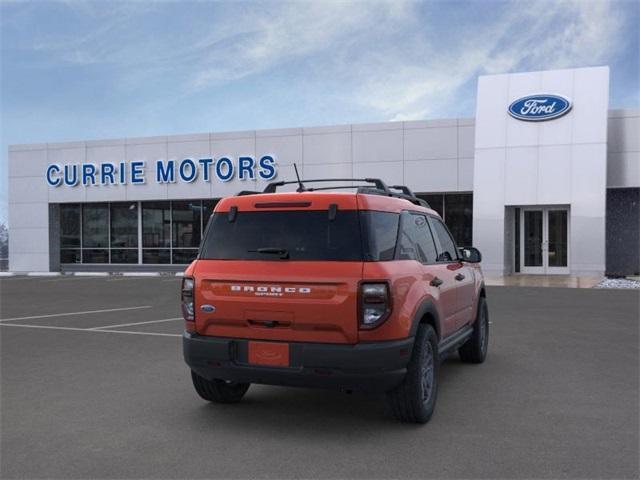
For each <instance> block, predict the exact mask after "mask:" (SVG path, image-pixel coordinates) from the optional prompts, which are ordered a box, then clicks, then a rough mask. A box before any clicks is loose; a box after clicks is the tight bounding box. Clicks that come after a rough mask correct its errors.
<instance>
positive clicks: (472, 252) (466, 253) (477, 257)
mask: <svg viewBox="0 0 640 480" xmlns="http://www.w3.org/2000/svg"><path fill="white" fill-rule="evenodd" d="M459 250H460V258H462V261H463V262H469V263H480V262H481V261H482V254H481V253H480V250H478V249H477V248H475V247H464V248H460V249H459Z"/></svg>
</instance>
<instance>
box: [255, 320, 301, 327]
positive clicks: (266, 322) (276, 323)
mask: <svg viewBox="0 0 640 480" xmlns="http://www.w3.org/2000/svg"><path fill="white" fill-rule="evenodd" d="M249 324H250V325H252V326H260V327H266V328H276V327H288V326H290V325H291V322H279V321H278V320H249Z"/></svg>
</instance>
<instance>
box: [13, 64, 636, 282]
mask: <svg viewBox="0 0 640 480" xmlns="http://www.w3.org/2000/svg"><path fill="white" fill-rule="evenodd" d="M477 95H478V96H477V111H476V117H475V118H464V119H443V120H426V121H412V122H388V123H375V124H358V125H355V124H354V125H337V126H325V127H311V128H290V129H277V130H257V131H245V132H227V133H219V132H213V133H202V134H194V135H174V136H159V137H147V138H126V139H115V140H93V141H83V142H71V143H49V144H32V145H14V146H11V147H10V148H9V228H10V245H9V269H10V270H12V271H15V272H28V271H60V270H61V271H73V270H102V271H104V270H107V271H121V270H145V269H146V270H159V269H173V270H179V269H182V268H184V265H185V264H186V263H188V262H189V261H190V259H191V258H193V257H194V256H195V254H196V252H197V247H198V244H199V241H200V237H201V233H202V231H203V227H204V225H205V223H206V218H207V217H208V214H209V212H210V211H211V209H212V208H213V206H214V205H215V203H216V199H219V198H221V197H224V196H227V195H233V194H236V193H238V192H239V191H241V190H261V189H262V188H264V186H265V185H266V184H267V183H268V182H270V181H275V180H291V179H292V178H295V177H294V173H293V164H294V163H296V164H297V166H298V168H299V170H300V173H301V175H302V177H303V178H308V179H309V178H331V177H341V178H347V177H349V178H362V177H378V178H381V179H383V180H384V181H385V182H386V183H387V184H389V185H396V184H398V185H406V186H408V187H409V188H411V189H412V190H413V191H414V192H415V193H416V194H417V195H419V196H421V197H423V198H424V199H426V200H427V201H428V202H429V203H430V204H431V205H432V207H433V208H434V209H436V210H437V211H438V212H439V213H441V215H442V216H443V217H444V219H445V221H446V223H447V224H448V225H449V227H450V229H451V230H452V233H453V234H454V237H456V240H457V241H458V242H459V243H460V244H461V245H467V244H471V243H472V244H473V245H474V246H476V247H478V248H479V249H480V250H481V251H482V253H483V256H484V261H483V266H484V269H485V270H486V271H487V272H488V273H490V274H491V273H494V274H520V273H534V274H536V273H538V274H573V275H602V274H604V273H605V272H606V273H610V274H614V275H629V274H634V273H638V270H640V264H639V260H638V242H639V240H638V228H639V227H638V217H639V215H640V211H639V207H638V200H639V199H638V196H639V192H640V167H639V165H640V141H639V140H638V138H639V135H638V133H639V132H640V110H638V109H625V110H610V109H609V106H608V99H609V69H608V67H594V68H581V69H570V70H556V71H545V72H529V73H517V74H505V75H493V76H484V77H480V78H479V80H478V92H477ZM621 250H622V251H621Z"/></svg>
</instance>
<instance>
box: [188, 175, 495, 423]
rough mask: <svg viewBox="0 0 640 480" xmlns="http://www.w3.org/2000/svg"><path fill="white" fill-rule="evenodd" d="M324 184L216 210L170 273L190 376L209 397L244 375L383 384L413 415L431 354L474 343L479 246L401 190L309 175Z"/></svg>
mask: <svg viewBox="0 0 640 480" xmlns="http://www.w3.org/2000/svg"><path fill="white" fill-rule="evenodd" d="M328 181H329V180H326V179H321V180H303V181H300V180H298V181H296V182H274V183H271V184H269V185H268V186H267V188H265V190H264V192H262V193H257V192H241V193H240V194H238V195H237V196H235V197H228V198H224V199H223V200H221V201H220V202H219V203H218V204H217V206H216V207H215V210H214V213H213V215H211V217H210V218H209V222H208V225H207V228H206V231H205V233H204V236H203V240H202V244H201V246H200V252H199V254H198V257H197V259H196V260H194V262H193V263H192V264H191V265H189V267H188V268H187V270H186V271H185V273H184V278H183V281H182V311H183V315H184V318H185V322H186V328H185V333H184V336H183V347H184V358H185V360H186V362H187V364H188V365H189V367H190V368H191V376H192V379H193V385H194V387H195V389H196V391H197V392H198V394H199V395H200V396H201V397H202V398H204V399H205V400H209V401H213V402H222V403H234V402H238V401H240V399H241V398H242V397H243V396H244V394H245V393H246V392H247V389H248V388H249V385H250V384H251V383H258V384H269V385H295V386H305V387H326V388H336V389H340V390H344V391H353V390H358V391H366V392H385V393H386V397H387V401H388V403H389V406H390V408H391V411H392V412H393V414H394V415H395V417H397V418H398V419H399V420H402V421H406V422H417V423H425V422H427V421H428V420H429V419H430V418H431V415H432V413H433V411H434V407H435V402H436V397H437V393H438V370H439V364H440V361H441V360H442V359H443V358H444V357H446V356H447V355H448V354H450V353H452V352H454V351H455V350H457V351H458V353H459V355H460V358H461V359H462V360H463V361H465V362H471V363H481V362H483V361H484V359H485V356H486V354H487V343H488V334H489V319H488V310H487V302H486V293H485V288H484V283H483V276H482V271H481V270H480V265H479V262H480V259H481V258H480V252H478V250H476V249H474V248H471V247H467V248H460V249H459V248H457V247H456V244H455V241H454V240H453V238H452V236H451V234H450V232H449V230H448V229H447V227H446V226H445V224H444V223H443V222H442V220H441V219H440V217H439V216H438V214H437V213H436V212H435V211H433V210H431V209H430V208H429V206H428V204H427V203H426V202H424V201H423V200H421V199H419V198H417V197H416V196H415V195H413V193H412V192H411V191H410V190H409V189H408V188H407V187H403V186H393V187H390V186H387V185H386V184H385V183H384V182H382V181H381V180H378V179H369V178H367V179H332V180H330V182H333V183H332V185H331V186H324V185H326V183H325V184H322V185H321V186H319V187H316V188H313V187H310V186H308V185H310V184H317V183H318V182H328ZM339 182H346V184H345V185H339V184H338V185H336V183H339ZM289 184H298V188H297V191H295V192H277V191H276V190H277V189H278V188H279V187H282V186H285V185H289ZM340 189H345V190H346V189H355V191H348V192H347V191H336V190H340Z"/></svg>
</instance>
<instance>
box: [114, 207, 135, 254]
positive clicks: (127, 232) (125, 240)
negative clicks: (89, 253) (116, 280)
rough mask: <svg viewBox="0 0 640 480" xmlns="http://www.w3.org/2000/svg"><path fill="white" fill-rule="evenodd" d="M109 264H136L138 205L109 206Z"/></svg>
mask: <svg viewBox="0 0 640 480" xmlns="http://www.w3.org/2000/svg"><path fill="white" fill-rule="evenodd" d="M110 217H111V218H110V223H111V231H110V233H111V263H138V203H137V202H125V203H112V204H111V215H110Z"/></svg>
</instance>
